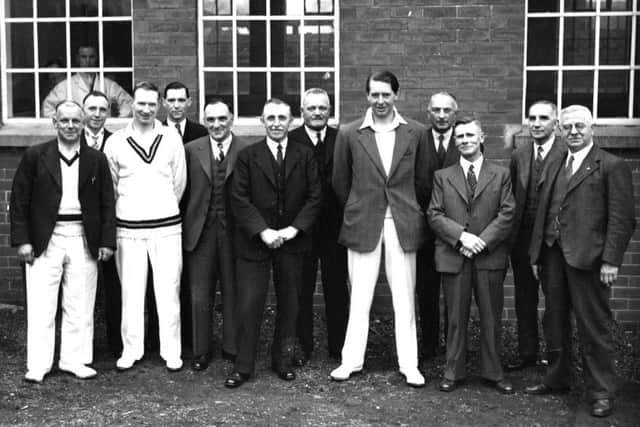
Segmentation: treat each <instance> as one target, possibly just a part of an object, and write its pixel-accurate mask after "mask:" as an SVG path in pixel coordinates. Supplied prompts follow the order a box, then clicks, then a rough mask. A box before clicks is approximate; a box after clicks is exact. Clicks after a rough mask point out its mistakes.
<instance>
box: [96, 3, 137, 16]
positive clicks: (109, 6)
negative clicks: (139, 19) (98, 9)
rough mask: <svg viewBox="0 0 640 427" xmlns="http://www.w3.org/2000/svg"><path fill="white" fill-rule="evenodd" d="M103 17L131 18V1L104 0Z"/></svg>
mask: <svg viewBox="0 0 640 427" xmlns="http://www.w3.org/2000/svg"><path fill="white" fill-rule="evenodd" d="M102 15H103V16H131V0H102Z"/></svg>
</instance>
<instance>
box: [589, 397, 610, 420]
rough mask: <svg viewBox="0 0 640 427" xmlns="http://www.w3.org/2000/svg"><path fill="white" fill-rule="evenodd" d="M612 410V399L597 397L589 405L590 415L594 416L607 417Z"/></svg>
mask: <svg viewBox="0 0 640 427" xmlns="http://www.w3.org/2000/svg"><path fill="white" fill-rule="evenodd" d="M612 412H613V400H611V399H597V400H596V401H595V402H593V406H592V407H591V415H592V416H594V417H600V418H603V417H608V416H609V415H611V413H612Z"/></svg>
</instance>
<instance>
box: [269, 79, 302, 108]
mask: <svg viewBox="0 0 640 427" xmlns="http://www.w3.org/2000/svg"><path fill="white" fill-rule="evenodd" d="M271 96H272V97H274V98H280V99H281V100H283V101H284V102H286V103H287V104H289V106H290V107H291V114H292V115H293V117H298V116H299V115H300V73H271Z"/></svg>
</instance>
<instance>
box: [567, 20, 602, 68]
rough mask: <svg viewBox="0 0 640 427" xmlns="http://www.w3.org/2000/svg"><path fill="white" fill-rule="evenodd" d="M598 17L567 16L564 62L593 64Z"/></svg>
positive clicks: (569, 63) (568, 63)
mask: <svg viewBox="0 0 640 427" xmlns="http://www.w3.org/2000/svg"><path fill="white" fill-rule="evenodd" d="M595 26H596V19H595V18H593V17H590V18H588V17H585V18H569V17H567V18H565V21H564V64H565V65H593V52H594V49H595V38H594V33H595Z"/></svg>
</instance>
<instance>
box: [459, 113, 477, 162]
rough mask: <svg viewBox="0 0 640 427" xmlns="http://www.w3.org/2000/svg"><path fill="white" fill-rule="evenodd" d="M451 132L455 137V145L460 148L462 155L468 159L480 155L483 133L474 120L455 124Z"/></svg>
mask: <svg viewBox="0 0 640 427" xmlns="http://www.w3.org/2000/svg"><path fill="white" fill-rule="evenodd" d="M453 134H454V136H455V138H456V139H455V141H456V147H458V150H460V155H461V156H462V157H464V158H465V159H467V160H469V161H474V160H476V159H477V158H478V157H480V154H481V151H480V144H482V142H483V141H484V135H483V133H482V129H480V126H478V124H477V123H476V122H471V123H466V124H461V125H458V126H456V127H455V129H454V130H453Z"/></svg>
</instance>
